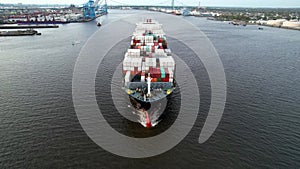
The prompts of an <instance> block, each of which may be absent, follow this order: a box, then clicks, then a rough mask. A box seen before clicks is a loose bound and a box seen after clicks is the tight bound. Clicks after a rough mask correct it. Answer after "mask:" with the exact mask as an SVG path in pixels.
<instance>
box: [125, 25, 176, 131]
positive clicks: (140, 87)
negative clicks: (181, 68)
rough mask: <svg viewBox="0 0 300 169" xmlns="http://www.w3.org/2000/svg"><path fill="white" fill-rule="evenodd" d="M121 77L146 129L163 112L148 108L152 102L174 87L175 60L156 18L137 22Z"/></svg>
mask: <svg viewBox="0 0 300 169" xmlns="http://www.w3.org/2000/svg"><path fill="white" fill-rule="evenodd" d="M123 78H124V79H123V88H124V90H125V92H126V93H127V94H128V95H129V98H130V101H131V103H132V105H133V106H134V107H135V108H136V109H137V110H138V112H139V114H138V115H139V119H138V121H139V122H140V123H141V124H142V125H143V126H145V127H147V128H151V127H153V126H155V125H156V124H157V123H158V122H159V118H160V116H161V114H162V113H159V112H158V111H155V112H153V110H154V109H151V110H150V108H151V105H152V106H153V105H157V103H159V102H160V101H161V99H164V98H166V97H167V96H168V95H170V94H171V93H172V92H173V91H174V90H175V87H176V82H175V79H174V78H175V61H174V59H173V57H172V54H171V50H170V49H169V48H168V44H167V39H166V37H165V34H164V32H163V29H162V25H161V24H159V23H158V22H157V21H154V20H152V19H147V20H146V21H144V22H140V23H137V26H136V28H135V32H134V33H133V36H132V39H131V46H130V48H129V49H128V50H127V52H126V53H125V56H124V60H123ZM156 110H157V109H156ZM151 111H152V112H151Z"/></svg>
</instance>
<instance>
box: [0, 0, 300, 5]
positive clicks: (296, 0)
mask: <svg viewBox="0 0 300 169" xmlns="http://www.w3.org/2000/svg"><path fill="white" fill-rule="evenodd" d="M87 1H88V0H0V3H23V4H75V5H80V4H83V3H85V2H87ZM200 2H201V6H227V7H300V0H201V1H200ZM107 3H108V5H119V4H125V5H171V0H107ZM198 4H199V0H175V5H180V6H181V5H191V6H198Z"/></svg>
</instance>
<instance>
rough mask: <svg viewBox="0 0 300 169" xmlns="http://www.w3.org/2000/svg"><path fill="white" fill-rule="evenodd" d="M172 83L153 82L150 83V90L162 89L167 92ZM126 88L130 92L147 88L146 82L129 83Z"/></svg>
mask: <svg viewBox="0 0 300 169" xmlns="http://www.w3.org/2000/svg"><path fill="white" fill-rule="evenodd" d="M172 85H173V83H171V82H153V83H151V88H152V89H162V90H167V89H170V88H172V87H173V86H172ZM128 88H129V89H130V90H136V89H137V88H138V89H145V88H147V82H129V83H128Z"/></svg>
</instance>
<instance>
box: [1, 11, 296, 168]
mask: <svg viewBox="0 0 300 169" xmlns="http://www.w3.org/2000/svg"><path fill="white" fill-rule="evenodd" d="M136 13H143V11H126V10H124V11H118V10H114V11H111V12H110V14H109V15H107V16H103V17H101V18H100V20H101V22H102V23H103V28H104V27H105V26H108V25H109V24H110V23H112V22H114V21H117V20H118V19H119V18H121V17H126V16H130V15H133V14H136ZM148 15H150V16H151V14H148ZM177 17H178V18H180V19H184V20H186V21H188V22H190V23H192V24H193V25H195V26H196V27H197V28H198V29H200V30H201V31H202V32H204V33H205V35H206V36H207V37H208V39H209V40H210V42H211V43H212V44H213V45H214V47H215V49H216V51H217V53H218V54H219V57H220V59H221V61H222V63H223V66H224V70H225V74H226V80H227V100H226V106H225V110H224V114H223V117H222V119H221V122H220V124H219V126H218V127H217V129H216V131H215V132H214V134H213V135H212V137H210V139H209V140H207V141H206V142H205V143H203V144H199V143H198V137H199V134H200V131H201V128H202V127H203V125H204V122H205V120H206V116H207V114H208V111H209V106H210V99H211V94H210V92H211V89H210V81H209V77H208V73H207V71H206V69H205V67H204V66H203V64H202V63H201V61H195V59H194V58H195V57H196V56H194V53H193V52H191V51H190V50H189V49H188V47H187V46H184V44H182V42H180V41H179V40H178V39H176V38H171V37H170V38H169V41H168V42H169V45H170V47H171V49H172V50H173V52H174V53H176V55H178V56H179V57H181V59H182V60H184V61H185V62H186V63H187V65H188V66H189V67H190V69H191V71H192V72H193V74H194V76H195V78H196V80H197V83H198V84H200V85H199V86H200V87H199V92H200V96H201V102H200V106H199V108H200V109H199V113H198V118H197V119H196V122H195V125H194V127H193V128H192V130H191V131H190V133H189V134H188V135H187V136H186V137H185V138H184V139H183V141H181V142H180V143H179V144H178V145H177V146H175V147H174V148H173V149H171V150H169V151H167V152H165V153H163V154H160V155H158V156H154V157H148V158H141V159H132V158H125V157H120V156H117V155H114V154H111V153H110V152H107V151H105V150H104V149H102V148H101V147H99V146H98V145H97V144H96V143H95V142H93V140H92V139H90V138H89V137H88V136H87V134H86V133H85V132H84V130H83V129H82V127H81V125H80V123H79V120H78V119H77V116H76V113H75V109H74V106H73V100H72V76H73V70H74V66H75V63H76V59H77V57H78V55H79V53H80V51H81V49H82V48H84V47H85V46H84V44H85V43H86V42H88V39H89V38H90V37H91V36H93V34H94V33H95V32H96V31H98V30H99V29H101V28H98V27H97V26H96V21H92V22H88V23H73V24H66V25H62V26H60V28H58V29H40V30H39V32H41V33H42V36H28V37H5V38H0V82H1V83H0V168H299V167H300V160H299V159H300V145H299V142H300V114H299V112H300V104H299V103H300V69H299V68H300V58H299V57H300V51H299V46H300V33H299V31H294V30H285V29H279V28H271V27H265V28H264V30H258V26H255V25H252V26H251V25H249V26H246V27H242V26H233V25H230V24H228V23H227V22H216V21H210V20H206V19H205V18H196V17H182V16H177ZM141 19H144V18H142V17H141ZM120 29H122V27H120ZM94 35H97V34H94ZM99 38H101V37H99ZM190 40H191V41H193V40H195V39H194V38H193V35H192V34H191V36H190ZM196 40H197V39H196ZM105 41H106V39H103V43H105ZM73 42H76V43H75V44H74V45H72V43H73ZM128 42H129V39H120V42H119V43H118V44H116V46H114V47H113V48H112V49H111V50H110V52H109V53H108V54H107V56H106V57H105V59H104V60H103V62H102V64H101V65H100V67H99V69H98V73H97V78H96V95H97V102H98V104H99V107H101V108H102V110H103V111H104V113H103V115H104V117H105V119H106V120H107V121H108V122H109V123H110V125H111V126H112V127H113V128H114V129H115V130H116V131H118V132H120V133H122V134H125V135H128V136H131V137H138V138H140V137H143V138H144V137H151V136H155V135H157V134H159V133H162V132H164V131H165V130H167V129H168V128H169V127H170V126H171V125H172V124H173V122H174V121H175V120H176V118H177V112H176V110H177V109H179V107H178V104H179V103H180V99H178V97H180V91H177V92H175V93H174V95H173V98H171V102H170V101H169V103H168V104H169V105H168V106H167V107H168V110H169V112H167V113H166V114H165V115H164V118H163V120H162V121H161V122H160V123H159V125H157V126H156V127H155V128H153V129H151V130H148V129H144V128H143V127H141V126H140V125H139V124H137V123H134V122H131V121H129V120H126V119H124V118H123V117H122V116H120V115H119V114H118V113H117V111H116V109H115V108H114V106H113V103H112V101H111V100H107V99H105V97H104V96H105V93H106V94H107V93H108V94H109V92H110V90H108V89H110V87H109V88H107V91H108V92H107V91H106V92H104V94H103V92H102V91H103V89H104V88H103V86H104V87H105V86H108V85H106V84H105V82H107V81H108V80H110V79H111V78H112V77H111V76H112V75H113V73H114V72H113V71H112V70H111V69H110V68H116V67H117V66H118V64H119V63H120V62H121V60H122V55H119V53H122V50H124V49H126V45H127V43H128ZM116 54H117V56H116ZM114 56H115V57H114ZM187 76H188V75H187ZM108 84H109V83H108ZM105 90H106V88H105ZM103 95H104V96H103ZM120 95H121V94H120ZM105 110H106V111H108V110H111V111H110V112H109V111H108V112H107V113H105ZM170 112H171V113H170ZM172 112H173V113H172ZM110 113H112V114H110ZM149 146H151V145H149Z"/></svg>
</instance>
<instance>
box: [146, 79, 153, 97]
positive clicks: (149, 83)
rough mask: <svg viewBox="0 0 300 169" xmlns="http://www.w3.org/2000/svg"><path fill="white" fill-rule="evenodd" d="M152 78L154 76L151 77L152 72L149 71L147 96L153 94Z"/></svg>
mask: <svg viewBox="0 0 300 169" xmlns="http://www.w3.org/2000/svg"><path fill="white" fill-rule="evenodd" d="M151 80H152V78H151V77H150V73H148V77H147V84H148V92H147V96H148V97H149V96H151V92H150V87H151Z"/></svg>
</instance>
